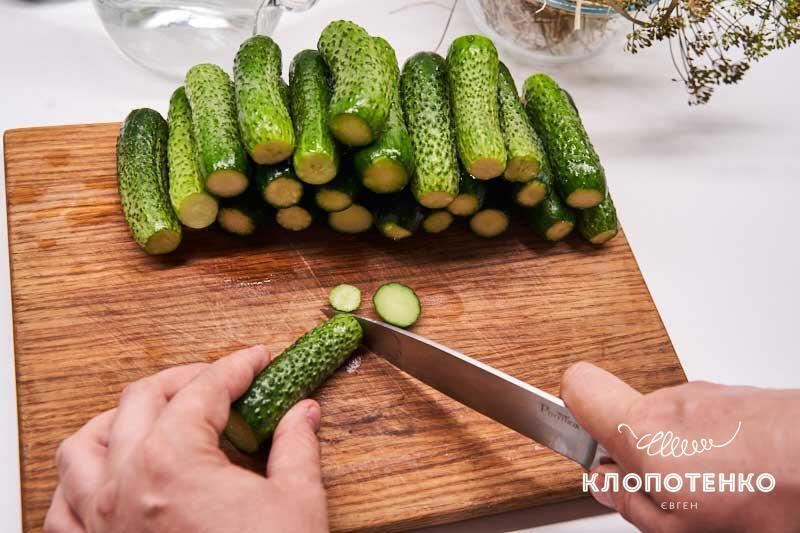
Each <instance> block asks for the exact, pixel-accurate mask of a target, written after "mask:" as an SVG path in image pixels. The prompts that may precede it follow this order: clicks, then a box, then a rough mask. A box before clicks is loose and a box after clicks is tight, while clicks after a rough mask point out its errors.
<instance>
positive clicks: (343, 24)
mask: <svg viewBox="0 0 800 533" xmlns="http://www.w3.org/2000/svg"><path fill="white" fill-rule="evenodd" d="M317 49H319V51H320V53H321V54H322V56H323V57H324V58H325V62H326V63H327V64H328V67H330V70H331V75H332V78H333V96H332V98H331V105H330V109H329V111H328V123H329V124H331V123H333V121H334V120H335V119H336V118H337V117H338V116H340V115H355V116H357V117H359V118H360V119H362V120H363V121H364V122H365V123H366V124H367V126H369V129H370V130H371V134H372V139H369V140H368V142H366V143H364V144H370V143H371V142H372V141H373V140H375V139H376V138H377V137H378V135H379V134H380V132H381V131H382V130H383V127H384V125H385V124H386V119H387V118H388V116H389V108H390V107H391V101H392V94H393V92H394V87H393V86H392V72H391V67H390V65H389V64H388V63H387V62H386V61H385V60H384V56H383V54H382V53H381V51H380V49H379V44H378V43H377V41H376V40H375V39H374V38H372V37H370V35H369V34H368V33H367V31H366V30H365V29H364V28H362V27H361V26H359V25H357V24H354V23H353V22H349V21H345V20H337V21H334V22H331V23H330V24H328V26H327V27H326V28H325V29H324V30H323V31H322V35H320V38H319V42H318V43H317ZM339 141H341V142H343V143H345V144H349V142H348V141H349V139H347V138H341V137H340V138H339Z"/></svg>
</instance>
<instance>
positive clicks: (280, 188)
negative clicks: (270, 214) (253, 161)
mask: <svg viewBox="0 0 800 533" xmlns="http://www.w3.org/2000/svg"><path fill="white" fill-rule="evenodd" d="M254 181H255V187H256V189H257V190H258V192H259V194H260V195H261V197H262V198H263V199H264V201H265V202H267V203H268V204H269V205H271V206H272V207H275V208H277V209H281V208H284V207H291V206H293V205H296V204H297V203H298V202H299V201H300V199H301V198H302V197H303V183H302V182H301V181H300V180H299V179H297V175H295V173H294V168H292V164H291V163H288V162H283V163H279V164H277V165H256V168H255V179H254Z"/></svg>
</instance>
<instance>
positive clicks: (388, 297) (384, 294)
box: [372, 282, 422, 328]
mask: <svg viewBox="0 0 800 533" xmlns="http://www.w3.org/2000/svg"><path fill="white" fill-rule="evenodd" d="M372 303H373V304H375V311H376V312H377V313H378V316H380V317H381V318H382V319H383V320H384V321H385V322H388V323H389V324H392V325H394V326H397V327H400V328H407V327H409V326H412V325H413V324H414V323H415V322H416V321H417V320H418V319H419V315H420V312H421V311H422V309H421V307H420V303H419V298H417V295H416V293H415V292H414V290H413V289H412V288H411V287H408V286H406V285H403V284H402V283H396V282H393V283H386V284H384V285H381V286H380V287H378V290H377V291H375V295H374V296H373V297H372Z"/></svg>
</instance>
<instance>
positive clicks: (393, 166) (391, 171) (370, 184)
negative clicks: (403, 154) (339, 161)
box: [362, 159, 408, 194]
mask: <svg viewBox="0 0 800 533" xmlns="http://www.w3.org/2000/svg"><path fill="white" fill-rule="evenodd" d="M362 183H363V184H364V187H366V188H367V189H369V190H371V191H372V192H376V193H378V194H388V193H392V192H398V191H401V190H402V189H403V187H405V186H406V184H407V183H408V172H406V168H405V167H404V166H403V165H402V163H399V162H397V161H395V160H394V159H381V160H379V161H376V162H375V163H373V164H371V165H370V166H369V167H368V168H367V170H366V171H365V172H364V175H363V176H362Z"/></svg>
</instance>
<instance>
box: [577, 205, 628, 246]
mask: <svg viewBox="0 0 800 533" xmlns="http://www.w3.org/2000/svg"><path fill="white" fill-rule="evenodd" d="M578 230H580V232H581V235H583V238H584V239H586V240H587V241H589V242H590V243H592V244H604V243H606V242H608V241H610V240H611V239H613V238H614V237H615V236H616V235H617V232H618V231H619V227H618V224H617V210H616V209H615V208H614V201H613V200H611V195H610V194H609V195H607V196H606V199H605V200H603V201H602V202H600V203H599V204H598V205H596V206H594V207H590V208H589V209H584V210H583V211H580V212H579V213H578Z"/></svg>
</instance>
